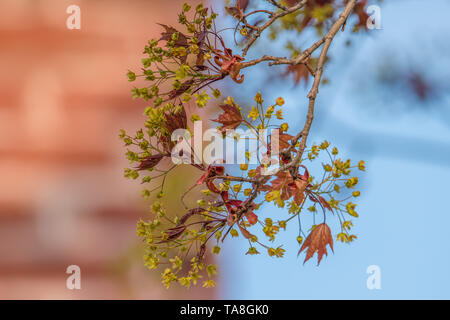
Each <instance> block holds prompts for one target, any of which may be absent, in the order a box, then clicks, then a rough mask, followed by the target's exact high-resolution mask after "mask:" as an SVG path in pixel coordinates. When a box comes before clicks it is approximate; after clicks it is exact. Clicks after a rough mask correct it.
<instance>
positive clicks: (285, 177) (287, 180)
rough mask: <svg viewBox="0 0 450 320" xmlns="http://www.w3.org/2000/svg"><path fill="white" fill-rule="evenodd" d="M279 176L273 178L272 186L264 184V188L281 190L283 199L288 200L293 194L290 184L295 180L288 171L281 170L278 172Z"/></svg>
mask: <svg viewBox="0 0 450 320" xmlns="http://www.w3.org/2000/svg"><path fill="white" fill-rule="evenodd" d="M276 176H277V178H276V179H274V180H272V181H271V182H270V183H271V184H272V185H271V186H267V185H266V186H264V187H263V188H262V190H264V191H275V190H280V192H281V200H287V199H289V198H290V197H291V196H292V193H291V187H290V184H292V182H294V180H293V179H292V176H291V174H290V173H289V172H287V171H281V172H278V173H277V174H276Z"/></svg>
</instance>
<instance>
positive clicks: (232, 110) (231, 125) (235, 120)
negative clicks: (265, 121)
mask: <svg viewBox="0 0 450 320" xmlns="http://www.w3.org/2000/svg"><path fill="white" fill-rule="evenodd" d="M219 107H220V108H221V109H222V110H223V111H224V113H221V114H220V115H219V117H218V118H217V119H214V120H212V121H214V122H219V123H221V124H222V127H221V128H220V132H222V134H225V133H226V131H227V130H228V129H233V130H234V129H236V128H237V127H238V126H239V125H240V124H241V123H242V121H243V119H242V114H241V111H240V110H239V108H238V106H237V105H236V104H234V103H233V104H232V105H229V104H224V105H220V106H219Z"/></svg>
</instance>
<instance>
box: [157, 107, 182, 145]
mask: <svg viewBox="0 0 450 320" xmlns="http://www.w3.org/2000/svg"><path fill="white" fill-rule="evenodd" d="M164 116H165V118H166V121H165V129H166V130H167V134H166V135H164V136H162V137H161V138H160V140H161V142H162V144H163V146H164V150H165V151H167V152H168V153H170V152H171V150H172V148H173V147H174V146H175V145H176V142H175V141H172V139H171V137H172V133H173V132H174V131H175V130H177V129H186V128H187V117H186V111H185V110H184V107H183V106H181V109H179V110H178V111H172V112H169V113H166V114H165V115H164Z"/></svg>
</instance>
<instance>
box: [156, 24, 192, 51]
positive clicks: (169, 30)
mask: <svg viewBox="0 0 450 320" xmlns="http://www.w3.org/2000/svg"><path fill="white" fill-rule="evenodd" d="M158 24H159V25H160V26H161V27H163V28H164V29H165V31H164V32H161V38H160V39H159V41H161V40H165V41H170V40H172V35H173V34H174V33H178V40H177V41H175V46H177V47H187V46H188V39H189V38H188V37H187V36H185V35H184V34H182V33H181V32H179V31H178V30H177V29H175V28H173V27H171V26H168V25H165V24H161V23H158Z"/></svg>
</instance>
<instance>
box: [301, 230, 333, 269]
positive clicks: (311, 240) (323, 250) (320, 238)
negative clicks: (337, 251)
mask: <svg viewBox="0 0 450 320" xmlns="http://www.w3.org/2000/svg"><path fill="white" fill-rule="evenodd" d="M327 245H329V246H330V248H331V251H333V237H332V236H331V230H330V227H328V225H327V224H326V223H322V224H319V225H318V226H316V227H315V228H314V229H313V230H312V231H311V233H310V234H309V235H308V237H307V238H306V239H305V242H304V243H303V245H302V247H301V248H300V251H299V252H298V253H299V254H300V253H301V252H302V251H303V250H305V249H306V248H308V249H307V250H306V257H305V261H304V262H303V263H305V262H306V261H308V260H309V259H311V258H312V256H313V255H314V254H315V253H316V252H317V257H318V262H317V265H319V264H320V261H321V260H322V257H323V255H328V253H327ZM333 252H334V251H333Z"/></svg>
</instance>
